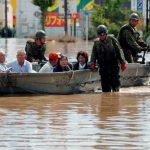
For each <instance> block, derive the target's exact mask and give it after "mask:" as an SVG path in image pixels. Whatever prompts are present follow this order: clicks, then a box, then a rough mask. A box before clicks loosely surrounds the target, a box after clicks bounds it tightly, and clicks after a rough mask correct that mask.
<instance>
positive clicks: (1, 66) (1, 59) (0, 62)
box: [0, 50, 11, 72]
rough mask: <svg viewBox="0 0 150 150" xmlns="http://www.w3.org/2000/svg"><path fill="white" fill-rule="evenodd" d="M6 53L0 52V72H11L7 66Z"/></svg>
mask: <svg viewBox="0 0 150 150" xmlns="http://www.w3.org/2000/svg"><path fill="white" fill-rule="evenodd" d="M5 59H6V58H5V53H4V52H3V51H2V50H0V72H11V69H10V68H8V67H7V66H6V63H5Z"/></svg>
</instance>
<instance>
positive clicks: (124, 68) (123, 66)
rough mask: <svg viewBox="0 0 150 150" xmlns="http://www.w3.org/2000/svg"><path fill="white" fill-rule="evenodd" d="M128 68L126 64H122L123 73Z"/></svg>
mask: <svg viewBox="0 0 150 150" xmlns="http://www.w3.org/2000/svg"><path fill="white" fill-rule="evenodd" d="M126 68H127V66H126V64H125V63H124V64H121V70H122V72H124V71H125V70H126Z"/></svg>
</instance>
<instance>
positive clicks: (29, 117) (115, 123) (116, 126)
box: [0, 89, 150, 150]
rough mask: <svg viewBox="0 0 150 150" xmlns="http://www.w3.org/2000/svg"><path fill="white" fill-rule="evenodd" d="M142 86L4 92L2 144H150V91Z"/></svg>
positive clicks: (25, 148) (74, 149)
mask: <svg viewBox="0 0 150 150" xmlns="http://www.w3.org/2000/svg"><path fill="white" fill-rule="evenodd" d="M130 90H131V89H130ZM139 90H140V89H137V90H136V89H134V90H133V93H132V92H131V93H130V92H129V91H128V92H127V90H126V89H122V91H121V92H120V93H113V94H110V93H108V94H102V93H98V94H86V95H85V94H82V95H67V96H63V95H59V96H58V95H47V96H46V95H45V96H42V95H32V96H10V97H0V131H1V132H0V149H2V150H33V149H35V150H49V149H52V150H54V149H57V150H67V149H68V150H83V149H87V150H100V149H102V150H107V149H114V150H120V149H124V150H127V149H130V150H131V149H134V150H138V149H139V150H146V149H150V118H149V116H150V94H149V92H144V91H143V93H142V92H139ZM146 90H147V91H148V89H146ZM149 90H150V89H149Z"/></svg>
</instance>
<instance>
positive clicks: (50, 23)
mask: <svg viewBox="0 0 150 150" xmlns="http://www.w3.org/2000/svg"><path fill="white" fill-rule="evenodd" d="M64 24H65V21H64V19H63V18H59V13H46V14H45V27H64Z"/></svg>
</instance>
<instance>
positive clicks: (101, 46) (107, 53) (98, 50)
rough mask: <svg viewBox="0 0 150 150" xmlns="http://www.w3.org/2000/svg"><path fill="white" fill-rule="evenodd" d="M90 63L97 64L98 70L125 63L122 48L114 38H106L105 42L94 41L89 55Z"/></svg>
mask: <svg viewBox="0 0 150 150" xmlns="http://www.w3.org/2000/svg"><path fill="white" fill-rule="evenodd" d="M91 63H94V64H95V63H98V64H99V65H100V68H102V67H104V66H119V64H123V63H125V58H124V54H123V51H122V48H121V47H120V45H119V43H118V41H117V40H116V38H114V37H112V36H107V39H106V40H105V41H100V40H99V39H96V40H95V42H94V45H93V49H92V53H91Z"/></svg>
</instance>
